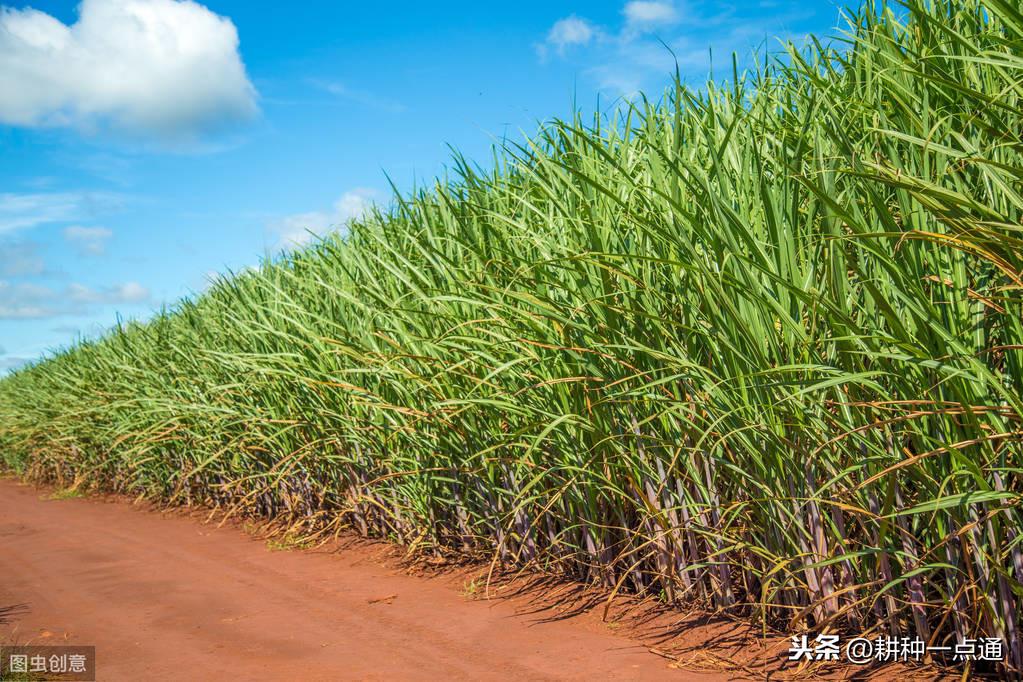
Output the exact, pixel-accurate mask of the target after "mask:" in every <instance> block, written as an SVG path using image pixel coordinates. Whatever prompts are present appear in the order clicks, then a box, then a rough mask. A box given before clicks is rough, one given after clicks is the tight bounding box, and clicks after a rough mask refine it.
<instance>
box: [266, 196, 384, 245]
mask: <svg viewBox="0 0 1023 682" xmlns="http://www.w3.org/2000/svg"><path fill="white" fill-rule="evenodd" d="M378 196H379V193H378V192H377V191H376V190H373V189H368V188H365V187H360V188H357V189H354V190H352V191H350V192H345V193H344V194H342V195H341V197H340V198H339V199H338V200H337V201H335V202H334V206H333V209H332V210H330V211H309V212H307V213H296V214H295V215H290V216H287V217H286V218H283V219H281V220H279V221H277V223H276V224H275V225H274V227H273V232H274V233H275V234H276V236H277V243H276V245H275V246H276V247H277V248H291V247H296V246H302V245H304V244H308V243H309V242H311V241H312V240H313V239H315V238H316V237H319V236H322V235H324V234H326V233H328V232H330V231H331V230H335V229H338V228H341V227H344V225H345V224H346V223H347V222H348V221H350V220H352V219H354V218H358V217H360V216H362V215H363V214H364V213H366V211H368V210H369V208H370V207H371V206H372V205H373V201H374V199H376V198H377V197H378Z"/></svg>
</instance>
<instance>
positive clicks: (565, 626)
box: [0, 479, 722, 681]
mask: <svg viewBox="0 0 1023 682" xmlns="http://www.w3.org/2000/svg"><path fill="white" fill-rule="evenodd" d="M392 596H393V598H392ZM19 603H28V605H29V608H30V611H29V612H28V613H27V614H25V615H23V616H20V617H18V618H17V619H16V620H15V621H14V622H12V623H11V624H9V625H0V643H12V641H13V642H15V643H18V644H64V643H67V644H79V645H95V646H96V651H97V679H99V680H171V679H174V680H248V679H261V680H348V679H370V680H377V679H379V680H384V679H387V680H394V679H403V680H404V679H431V680H436V679H474V680H475V679H516V680H520V681H521V680H538V679H584V678H585V679H602V680H604V679H613V680H638V679H642V680H657V679H671V680H691V679H698V680H703V679H706V680H710V679H722V677H720V676H716V675H697V674H694V673H691V672H683V671H680V670H673V669H670V668H669V667H668V663H669V661H667V660H665V659H663V658H659V657H658V656H655V655H653V654H651V653H649V652H648V651H647V648H646V647H644V646H642V645H641V644H639V643H637V642H634V641H630V640H628V639H625V638H622V637H619V636H616V635H615V634H614V633H612V632H611V631H610V630H608V629H607V628H604V629H603V630H601V629H600V628H597V627H593V626H592V624H589V625H588V624H586V623H581V622H576V621H575V620H573V619H566V620H558V621H553V622H550V621H544V615H545V614H534V615H523V614H522V613H521V612H522V609H521V608H520V609H517V608H516V606H515V604H514V600H510V601H508V600H490V601H483V600H480V601H472V600H469V599H466V598H465V597H464V596H463V595H462V594H460V593H459V591H458V590H457V589H455V587H454V586H453V585H451V584H450V582H449V583H447V584H445V582H444V581H440V580H431V579H429V578H422V577H415V576H410V575H407V574H405V573H403V572H401V571H395V570H393V569H391V568H388V567H387V566H386V565H385V564H384V562H382V561H381V560H380V559H379V552H376V553H374V552H373V551H372V549H369V548H360V547H356V548H349V549H344V550H343V551H341V552H340V553H328V552H315V551H306V552H302V551H283V552H271V551H269V550H268V549H267V547H266V545H265V544H264V543H263V542H261V541H259V540H256V539H254V538H252V537H250V536H249V535H247V534H245V533H244V532H242V531H241V530H239V529H237V528H233V527H230V526H224V527H221V528H217V527H216V525H215V524H203V523H201V522H199V521H197V520H195V519H192V518H186V517H183V516H181V515H176V514H161V513H159V512H155V511H151V510H146V509H140V508H137V507H133V506H131V505H129V504H125V503H118V502H110V501H105V500H94V499H67V500H48V499H45V495H44V493H43V492H41V491H40V490H38V489H36V488H33V487H29V486H25V485H22V484H19V483H18V482H16V481H13V480H9V479H5V480H0V607H2V606H9V605H13V604H19ZM546 615H549V614H546ZM541 621H544V622H541Z"/></svg>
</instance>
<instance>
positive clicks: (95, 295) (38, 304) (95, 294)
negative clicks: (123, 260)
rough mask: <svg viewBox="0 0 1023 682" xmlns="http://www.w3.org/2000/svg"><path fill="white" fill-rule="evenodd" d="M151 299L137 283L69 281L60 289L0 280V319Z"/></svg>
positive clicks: (47, 315) (56, 314)
mask: <svg viewBox="0 0 1023 682" xmlns="http://www.w3.org/2000/svg"><path fill="white" fill-rule="evenodd" d="M150 299H151V295H150V292H149V290H148V289H147V288H145V287H144V286H142V285H141V284H139V283H137V282H125V283H124V284H118V285H115V286H110V287H104V288H101V289H94V288H91V287H87V286H85V285H82V284H69V285H67V286H66V287H64V288H63V289H54V288H52V287H49V286H45V285H40V284H34V283H21V284H11V283H10V282H6V281H0V319H5V320H28V319H44V318H51V317H59V316H62V315H80V314H84V313H87V312H88V311H89V309H90V308H91V307H93V306H96V305H104V304H106V305H140V304H144V303H148V302H149V301H150Z"/></svg>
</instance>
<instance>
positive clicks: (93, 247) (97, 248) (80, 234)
mask: <svg viewBox="0 0 1023 682" xmlns="http://www.w3.org/2000/svg"><path fill="white" fill-rule="evenodd" d="M113 236H114V233H113V232H112V231H110V230H108V229H107V228H105V227H82V226H81V225H72V226H70V227H65V228H64V239H65V240H66V241H67V242H68V243H69V244H71V245H72V246H74V247H75V248H76V249H78V252H79V253H81V254H84V255H87V256H102V255H103V252H104V251H105V250H106V248H107V241H108V240H109V239H110V238H111V237H113Z"/></svg>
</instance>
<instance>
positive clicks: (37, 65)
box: [0, 0, 257, 140]
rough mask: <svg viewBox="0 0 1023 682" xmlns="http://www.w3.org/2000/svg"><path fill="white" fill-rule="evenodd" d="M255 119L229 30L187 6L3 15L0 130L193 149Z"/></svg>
mask: <svg viewBox="0 0 1023 682" xmlns="http://www.w3.org/2000/svg"><path fill="white" fill-rule="evenodd" d="M256 112H257V105H256V91H255V89H254V88H253V86H252V84H251V83H250V82H249V80H248V77H247V75H246V73H245V66H244V65H243V64H242V60H241V57H240V55H239V53H238V33H237V31H236V29H235V27H234V24H233V23H232V22H231V21H230V20H229V19H227V18H224V17H220V16H218V15H216V14H214V13H213V12H211V11H209V10H208V9H206V8H205V7H203V6H202V5H199V4H197V3H195V2H191V1H190V0H182V1H178V0H83V1H82V4H81V5H80V7H79V16H78V21H77V22H75V23H74V24H71V25H70V26H68V25H65V24H63V23H61V22H60V21H59V20H57V19H55V18H54V17H52V16H50V15H48V14H45V13H43V12H40V11H38V10H34V9H31V8H27V9H24V10H18V9H10V8H0V123H5V124H8V125H15V126H31V127H35V126H70V127H74V128H79V129H85V130H95V129H97V128H104V127H110V128H113V129H115V130H119V131H124V132H128V133H131V134H135V135H143V136H155V137H157V138H160V139H167V138H170V139H175V140H177V139H184V140H191V139H193V138H194V137H195V136H197V135H199V134H202V133H203V132H207V131H209V130H211V129H213V128H216V127H219V126H221V125H223V124H225V123H228V122H231V121H238V120H243V119H246V118H249V117H251V116H253V115H254V114H255V113H256Z"/></svg>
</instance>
